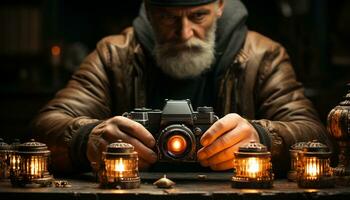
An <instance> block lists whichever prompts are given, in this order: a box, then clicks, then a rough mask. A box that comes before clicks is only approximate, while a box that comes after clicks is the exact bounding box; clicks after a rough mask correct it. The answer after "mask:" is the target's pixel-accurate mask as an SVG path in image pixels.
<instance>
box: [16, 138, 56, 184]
mask: <svg viewBox="0 0 350 200" xmlns="http://www.w3.org/2000/svg"><path fill="white" fill-rule="evenodd" d="M14 155H15V156H16V158H17V159H18V161H19V163H18V164H19V165H18V168H17V169H12V171H11V177H10V178H11V183H12V185H13V186H14V187H26V186H33V187H37V186H39V187H46V186H51V185H52V181H53V180H54V179H53V176H52V175H51V174H50V173H49V170H48V168H49V159H50V151H49V150H48V148H47V146H46V145H45V144H43V143H40V142H35V140H33V139H32V140H30V141H29V142H26V143H23V144H20V145H19V146H18V150H17V151H15V152H14Z"/></svg>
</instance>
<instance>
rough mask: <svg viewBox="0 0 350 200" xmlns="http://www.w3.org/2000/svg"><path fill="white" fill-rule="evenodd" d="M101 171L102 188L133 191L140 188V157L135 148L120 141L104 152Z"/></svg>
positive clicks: (109, 146)
mask: <svg viewBox="0 0 350 200" xmlns="http://www.w3.org/2000/svg"><path fill="white" fill-rule="evenodd" d="M102 161H103V162H102V165H101V166H100V170H99V178H100V186H101V187H102V188H117V189H132V188H138V187H140V177H139V171H138V156H137V152H136V151H134V146H132V145H131V144H129V143H124V142H122V141H121V140H118V142H116V143H112V144H110V145H108V147H107V152H103V155H102Z"/></svg>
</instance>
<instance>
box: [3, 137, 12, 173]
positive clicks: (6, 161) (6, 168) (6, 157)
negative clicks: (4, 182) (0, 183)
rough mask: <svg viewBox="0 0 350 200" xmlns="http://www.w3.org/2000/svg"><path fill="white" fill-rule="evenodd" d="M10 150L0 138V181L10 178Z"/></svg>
mask: <svg viewBox="0 0 350 200" xmlns="http://www.w3.org/2000/svg"><path fill="white" fill-rule="evenodd" d="M11 153H12V150H11V146H10V145H8V144H7V143H5V142H4V140H3V139H2V138H0V179H6V178H9V177H10V156H11Z"/></svg>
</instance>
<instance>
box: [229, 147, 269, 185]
mask: <svg viewBox="0 0 350 200" xmlns="http://www.w3.org/2000/svg"><path fill="white" fill-rule="evenodd" d="M234 154H235V158H234V161H233V164H234V169H235V171H234V175H233V177H232V187H235V188H270V187H272V184H273V173H272V165H271V162H270V160H271V153H270V152H268V151H267V148H266V146H264V145H262V144H260V143H256V142H255V141H251V142H250V143H248V144H246V145H244V146H241V147H239V150H238V152H235V153H234Z"/></svg>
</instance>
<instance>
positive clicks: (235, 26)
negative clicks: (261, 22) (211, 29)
mask: <svg viewBox="0 0 350 200" xmlns="http://www.w3.org/2000/svg"><path fill="white" fill-rule="evenodd" d="M247 16H248V12H247V9H246V8H245V6H244V5H243V4H242V2H241V1H240V0H225V8H224V12H223V15H222V16H221V17H220V18H219V19H218V22H217V30H216V39H215V52H216V53H215V59H216V61H215V63H214V64H213V65H214V66H213V68H214V72H215V77H218V76H220V74H222V72H223V71H224V69H225V68H227V67H229V65H230V64H231V63H232V60H233V58H234V57H235V55H236V54H237V53H238V51H239V50H240V49H241V48H242V45H243V43H244V40H245V37H246V34H247V27H246V24H245V22H246V18H247ZM133 27H134V30H135V34H136V37H137V39H138V41H139V42H140V43H141V45H142V46H143V48H144V50H146V51H147V52H148V54H149V55H152V51H153V48H154V46H155V36H154V34H153V29H152V27H151V24H150V22H149V21H148V19H147V16H146V10H145V6H144V4H142V5H141V8H140V12H139V16H138V17H137V18H136V19H135V20H134V21H133Z"/></svg>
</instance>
